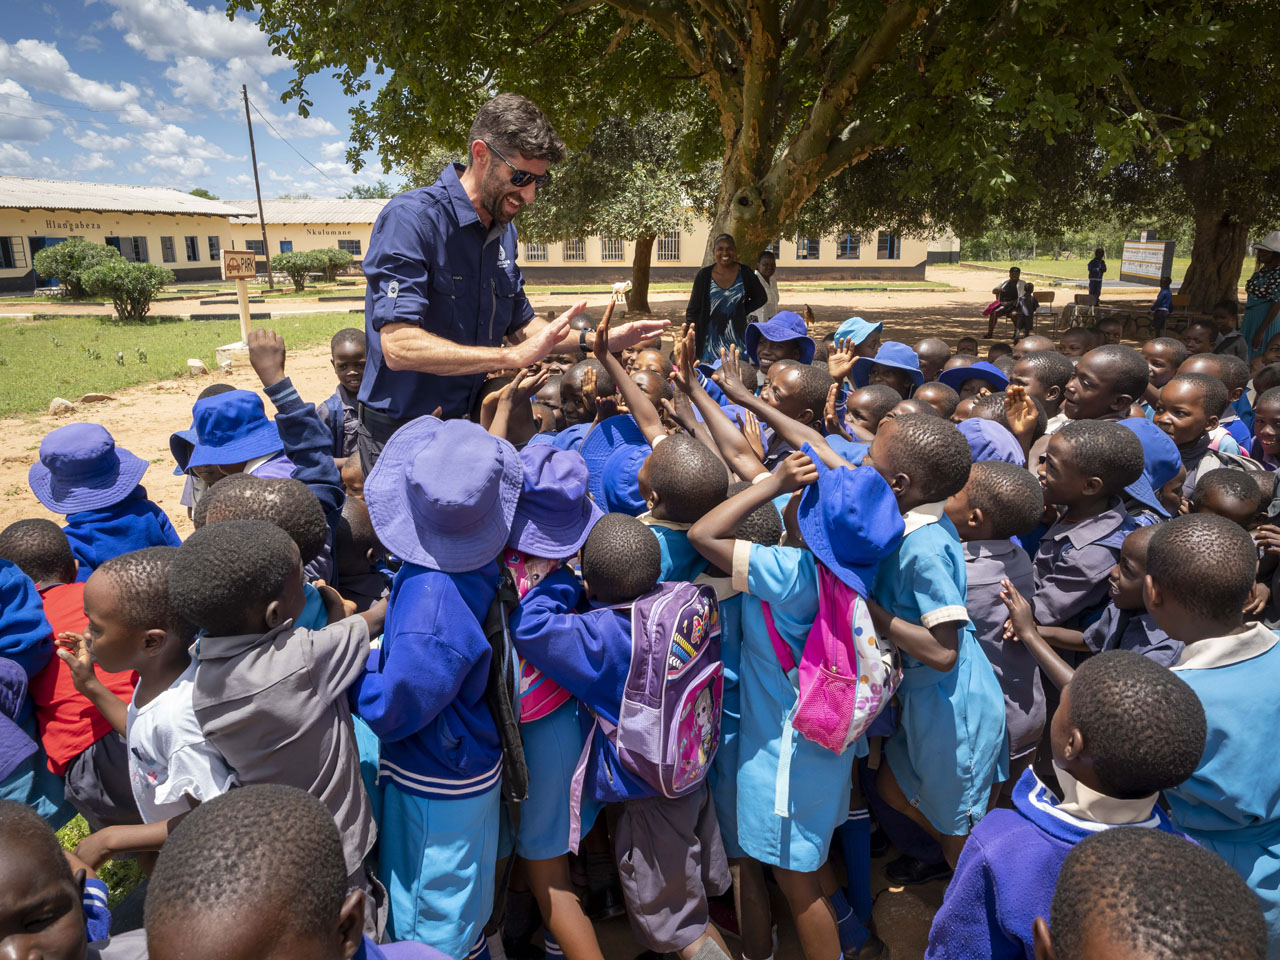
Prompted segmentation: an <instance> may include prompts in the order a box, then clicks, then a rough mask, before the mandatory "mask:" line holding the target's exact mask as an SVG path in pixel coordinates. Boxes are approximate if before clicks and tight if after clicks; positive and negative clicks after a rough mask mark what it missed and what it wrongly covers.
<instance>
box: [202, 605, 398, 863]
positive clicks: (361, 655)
mask: <svg viewBox="0 0 1280 960" xmlns="http://www.w3.org/2000/svg"><path fill="white" fill-rule="evenodd" d="M196 659H197V660H198V661H199V666H198V667H197V669H196V683H195V693H194V694H193V697H192V701H193V706H194V708H195V714H196V719H197V720H198V721H200V729H201V730H202V731H204V735H205V736H206V737H208V738H209V742H210V743H212V744H213V746H214V747H216V748H217V750H218V752H219V753H221V754H222V755H223V757H225V758H226V760H227V763H229V764H230V765H231V767H232V769H234V770H235V772H236V774H237V776H238V777H239V779H240V783H241V784H250V783H281V784H285V785H287V786H291V787H298V788H299V789H301V790H305V791H307V793H309V794H311V795H312V796H313V797H315V798H317V799H318V800H321V801H323V802H324V804H325V805H326V806H327V807H328V808H329V812H330V813H332V814H333V819H334V820H335V821H336V822H337V824H338V830H339V831H340V832H341V833H342V851H343V854H344V855H345V857H346V861H347V872H348V874H355V873H356V871H357V870H360V869H361V868H362V866H363V864H364V858H365V856H366V855H367V854H368V853H369V851H370V850H371V849H372V848H373V842H374V839H375V838H376V837H377V828H376V827H375V826H374V823H373V809H372V806H371V804H370V803H369V794H368V793H367V792H366V791H365V788H364V782H363V781H362V780H361V779H360V755H359V753H358V752H357V749H356V737H355V730H354V728H353V727H352V722H351V708H350V707H349V706H348V704H347V689H348V688H349V687H350V686H351V685H352V684H353V683H355V681H356V679H357V678H358V677H359V676H360V675H361V673H363V671H364V665H365V661H366V660H368V659H369V627H368V625H367V624H366V623H365V622H364V618H363V617H358V616H357V617H347V618H346V619H345V620H339V621H338V622H337V623H331V624H329V626H327V627H324V628H323V629H321V630H302V629H298V628H295V627H294V626H293V621H292V620H289V621H287V622H285V623H283V624H281V625H280V626H278V627H276V628H275V629H274V630H271V631H270V632H268V633H265V634H249V635H245V636H238V637H202V638H201V639H200V643H199V646H198V648H197V650H196Z"/></svg>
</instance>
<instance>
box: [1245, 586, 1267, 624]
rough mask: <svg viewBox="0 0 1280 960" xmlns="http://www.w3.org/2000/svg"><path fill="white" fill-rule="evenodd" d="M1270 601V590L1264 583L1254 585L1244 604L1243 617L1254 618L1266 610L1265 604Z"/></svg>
mask: <svg viewBox="0 0 1280 960" xmlns="http://www.w3.org/2000/svg"><path fill="white" fill-rule="evenodd" d="M1270 600H1271V588H1270V587H1269V586H1267V585H1266V584H1265V583H1255V584H1254V585H1253V590H1252V591H1251V592H1250V593H1249V599H1248V600H1246V601H1245V604H1244V615H1245V616H1246V617H1256V616H1257V615H1258V614H1260V613H1262V611H1263V610H1265V609H1267V603H1268V602H1269V601H1270Z"/></svg>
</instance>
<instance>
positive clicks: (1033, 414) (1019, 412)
mask: <svg viewBox="0 0 1280 960" xmlns="http://www.w3.org/2000/svg"><path fill="white" fill-rule="evenodd" d="M989 392H990V391H988V393H989ZM1004 415H1005V417H1006V418H1007V419H1008V421H1009V432H1010V433H1012V434H1013V435H1014V436H1015V437H1017V438H1018V439H1019V440H1021V439H1022V438H1023V437H1024V436H1025V437H1030V436H1031V435H1032V434H1033V433H1035V429H1036V421H1037V420H1038V419H1039V417H1040V413H1039V411H1038V410H1036V405H1035V401H1034V400H1032V399H1031V398H1030V397H1029V396H1027V388H1026V387H1024V386H1022V385H1021V384H1018V383H1011V384H1009V386H1008V388H1006V390H1005V394H1004Z"/></svg>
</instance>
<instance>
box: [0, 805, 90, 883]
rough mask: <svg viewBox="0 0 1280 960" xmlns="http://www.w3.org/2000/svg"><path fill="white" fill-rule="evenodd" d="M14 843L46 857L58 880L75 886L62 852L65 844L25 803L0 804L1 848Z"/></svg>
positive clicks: (68, 864)
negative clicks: (25, 845) (26, 846)
mask: <svg viewBox="0 0 1280 960" xmlns="http://www.w3.org/2000/svg"><path fill="white" fill-rule="evenodd" d="M11 843H22V844H27V845H28V846H29V847H31V848H33V849H34V850H35V851H36V852H38V853H40V854H42V855H43V857H44V858H45V859H46V860H47V861H48V864H47V865H48V866H49V867H51V868H52V869H53V870H54V872H55V873H57V875H58V877H59V879H62V880H66V881H67V882H68V883H73V882H74V879H75V878H74V877H73V875H72V873H71V864H70V862H69V861H68V860H67V858H66V855H65V854H64V853H63V852H62V844H60V843H59V842H58V837H57V834H55V833H54V832H53V828H52V827H51V826H49V824H48V823H47V822H46V821H45V819H44V817H42V816H40V814H38V813H36V812H35V810H33V809H32V808H31V807H29V806H27V805H26V804H25V803H18V802H16V801H14V800H0V847H7V846H9V845H10V844H11ZM32 866H34V864H33V865H32Z"/></svg>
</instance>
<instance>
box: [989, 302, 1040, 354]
mask: <svg viewBox="0 0 1280 960" xmlns="http://www.w3.org/2000/svg"><path fill="white" fill-rule="evenodd" d="M1027 289H1028V290H1030V289H1031V285H1030V284H1027ZM987 356H988V357H991V358H992V359H993V360H994V359H995V358H996V357H997V356H1000V357H1011V356H1013V344H1011V343H993V344H992V345H991V346H989V347H987Z"/></svg>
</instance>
